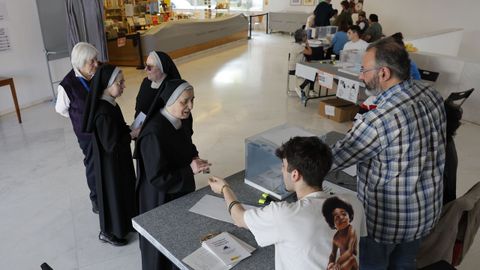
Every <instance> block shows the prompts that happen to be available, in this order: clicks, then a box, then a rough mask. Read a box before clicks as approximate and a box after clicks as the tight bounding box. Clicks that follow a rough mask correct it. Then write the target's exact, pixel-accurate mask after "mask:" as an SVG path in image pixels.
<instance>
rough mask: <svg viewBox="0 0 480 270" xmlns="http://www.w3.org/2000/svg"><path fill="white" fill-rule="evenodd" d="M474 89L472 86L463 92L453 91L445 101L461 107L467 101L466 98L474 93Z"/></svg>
mask: <svg viewBox="0 0 480 270" xmlns="http://www.w3.org/2000/svg"><path fill="white" fill-rule="evenodd" d="M473 90H475V89H474V88H472V89H469V90H466V91H462V92H454V93H451V94H450V95H449V96H448V97H447V99H446V100H445V103H451V104H454V105H456V106H459V107H460V106H462V104H463V103H464V102H465V100H466V99H467V98H468V97H469V96H470V95H471V94H472V92H473Z"/></svg>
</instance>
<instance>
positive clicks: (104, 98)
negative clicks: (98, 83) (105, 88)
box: [100, 93, 117, 106]
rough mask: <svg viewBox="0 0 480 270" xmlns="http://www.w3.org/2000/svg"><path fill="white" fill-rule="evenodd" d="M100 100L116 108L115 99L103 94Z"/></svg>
mask: <svg viewBox="0 0 480 270" xmlns="http://www.w3.org/2000/svg"><path fill="white" fill-rule="evenodd" d="M100 99H103V100H105V101H107V102H108V103H110V104H112V105H113V106H117V102H116V101H115V98H114V97H112V96H110V95H109V94H106V93H103V95H102V96H101V97H100Z"/></svg>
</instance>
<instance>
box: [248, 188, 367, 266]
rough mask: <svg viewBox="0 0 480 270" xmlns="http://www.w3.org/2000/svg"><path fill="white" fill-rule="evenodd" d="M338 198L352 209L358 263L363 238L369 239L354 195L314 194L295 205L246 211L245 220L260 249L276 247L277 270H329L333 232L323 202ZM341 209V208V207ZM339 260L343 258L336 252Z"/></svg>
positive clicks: (278, 205) (276, 205)
mask: <svg viewBox="0 0 480 270" xmlns="http://www.w3.org/2000/svg"><path fill="white" fill-rule="evenodd" d="M332 197H337V198H339V199H341V200H343V201H345V202H348V203H349V204H350V205H351V206H352V209H353V213H354V215H353V220H352V221H351V222H350V224H351V228H352V229H353V230H354V231H355V234H356V238H357V239H356V243H357V244H356V246H357V247H356V251H357V252H356V254H357V255H356V259H357V265H358V258H359V251H358V246H359V245H358V244H359V242H360V236H366V234H367V230H366V225H365V214H364V210H363V207H362V205H361V203H360V202H359V201H358V199H357V198H356V197H355V196H354V195H328V194H326V193H324V192H314V193H310V194H309V195H307V196H305V197H304V198H303V199H301V200H298V201H297V202H295V203H287V202H278V203H271V204H270V205H268V206H265V207H263V208H259V209H251V210H247V211H246V212H245V214H244V219H245V223H246V225H247V227H248V228H249V229H250V231H251V232H252V233H253V235H254V236H255V239H256V241H257V243H258V245H260V246H262V247H264V246H269V245H272V244H274V245H275V269H276V270H291V269H302V270H303V269H304V270H309V269H327V266H328V263H329V256H330V254H331V253H332V247H333V237H334V236H335V233H336V232H337V230H336V229H332V228H331V227H330V226H329V225H328V223H327V221H326V219H325V217H324V216H323V214H322V207H323V204H324V202H325V201H326V200H327V199H329V198H332ZM339 208H340V207H339ZM336 254H337V255H336V259H338V258H339V257H340V254H339V251H338V250H337V253H336Z"/></svg>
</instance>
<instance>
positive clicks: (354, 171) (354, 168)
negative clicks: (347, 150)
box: [343, 165, 357, 176]
mask: <svg viewBox="0 0 480 270" xmlns="http://www.w3.org/2000/svg"><path fill="white" fill-rule="evenodd" d="M343 172H345V173H346V174H348V175H350V176H357V165H352V166H350V167H348V168H345V169H343Z"/></svg>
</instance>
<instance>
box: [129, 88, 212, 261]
mask: <svg viewBox="0 0 480 270" xmlns="http://www.w3.org/2000/svg"><path fill="white" fill-rule="evenodd" d="M159 97H160V99H157V100H156V101H155V103H154V104H153V105H152V107H151V109H150V113H149V114H148V116H147V119H146V120H145V122H144V124H143V127H142V130H141V132H140V135H139V136H138V138H137V142H136V147H135V156H136V159H137V181H138V184H137V195H138V206H139V211H140V214H142V213H145V212H147V211H149V210H151V209H153V208H155V207H157V206H160V205H162V204H164V203H167V202H169V201H171V200H174V199H176V198H179V197H181V196H183V195H185V194H187V193H190V192H193V191H194V190H195V181H194V175H195V174H197V173H200V172H208V170H209V167H210V164H209V163H208V161H207V160H203V159H200V158H199V157H198V151H197V148H196V147H195V145H194V144H193V142H192V134H193V130H192V124H193V123H192V122H193V120H192V117H191V116H190V115H191V111H192V109H193V99H194V91H193V87H192V86H191V85H190V84H189V83H188V82H186V81H184V80H179V79H174V80H169V81H168V82H166V83H165V87H164V89H163V91H162V92H161V93H160V96H159ZM158 222H160V223H161V222H162V221H161V220H159V221H158ZM140 249H141V252H142V269H144V270H146V269H171V266H172V265H173V264H172V263H171V262H170V261H168V259H167V258H166V257H164V256H163V255H162V254H161V253H160V252H159V251H158V250H157V249H156V248H155V247H154V246H153V245H152V244H150V243H149V242H148V240H146V239H145V238H143V237H142V236H140Z"/></svg>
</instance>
